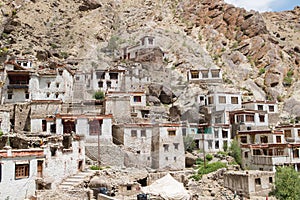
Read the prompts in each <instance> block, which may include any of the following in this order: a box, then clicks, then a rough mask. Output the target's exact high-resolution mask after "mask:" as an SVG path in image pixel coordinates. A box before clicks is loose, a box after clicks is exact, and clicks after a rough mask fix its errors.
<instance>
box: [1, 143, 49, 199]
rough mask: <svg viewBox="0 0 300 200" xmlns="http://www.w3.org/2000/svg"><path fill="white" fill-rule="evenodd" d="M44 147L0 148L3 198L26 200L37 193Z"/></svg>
mask: <svg viewBox="0 0 300 200" xmlns="http://www.w3.org/2000/svg"><path fill="white" fill-rule="evenodd" d="M43 159H44V153H43V150H42V149H22V150H12V149H11V148H10V147H8V148H7V150H0V162H1V164H0V188H1V191H0V196H1V199H15V200H24V199H26V198H30V197H32V196H34V195H35V190H36V179H37V177H38V176H39V174H38V167H39V162H38V161H39V160H43Z"/></svg>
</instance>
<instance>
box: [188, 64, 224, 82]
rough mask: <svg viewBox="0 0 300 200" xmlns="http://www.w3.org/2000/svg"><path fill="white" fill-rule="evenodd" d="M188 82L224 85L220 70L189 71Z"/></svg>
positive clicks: (202, 69)
mask: <svg viewBox="0 0 300 200" xmlns="http://www.w3.org/2000/svg"><path fill="white" fill-rule="evenodd" d="M187 76H188V80H189V81H191V82H209V83H222V82H223V79H222V71H221V69H219V68H216V67H214V68H207V69H206V68H201V69H191V70H189V71H188V74H187Z"/></svg>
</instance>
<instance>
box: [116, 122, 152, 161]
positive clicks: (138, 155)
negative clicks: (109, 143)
mask: <svg viewBox="0 0 300 200" xmlns="http://www.w3.org/2000/svg"><path fill="white" fill-rule="evenodd" d="M152 131H153V125H152V124H122V125H114V126H113V142H114V143H115V144H117V145H123V146H124V148H125V149H126V150H127V151H129V152H131V153H132V154H131V159H130V158H128V160H127V161H126V162H125V164H126V166H128V167H130V166H131V167H151V165H152V158H151V144H152Z"/></svg>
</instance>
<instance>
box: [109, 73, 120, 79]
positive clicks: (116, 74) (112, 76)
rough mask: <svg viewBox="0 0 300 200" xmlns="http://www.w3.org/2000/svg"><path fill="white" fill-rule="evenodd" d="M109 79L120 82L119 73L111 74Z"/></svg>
mask: <svg viewBox="0 0 300 200" xmlns="http://www.w3.org/2000/svg"><path fill="white" fill-rule="evenodd" d="M109 78H110V79H111V80H118V73H109Z"/></svg>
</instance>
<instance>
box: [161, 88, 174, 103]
mask: <svg viewBox="0 0 300 200" xmlns="http://www.w3.org/2000/svg"><path fill="white" fill-rule="evenodd" d="M174 97H175V95H174V93H173V92H172V90H171V89H170V88H167V87H166V86H163V87H162V90H161V93H160V95H159V99H160V101H161V102H162V103H164V104H171V103H172V102H173V98H174Z"/></svg>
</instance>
